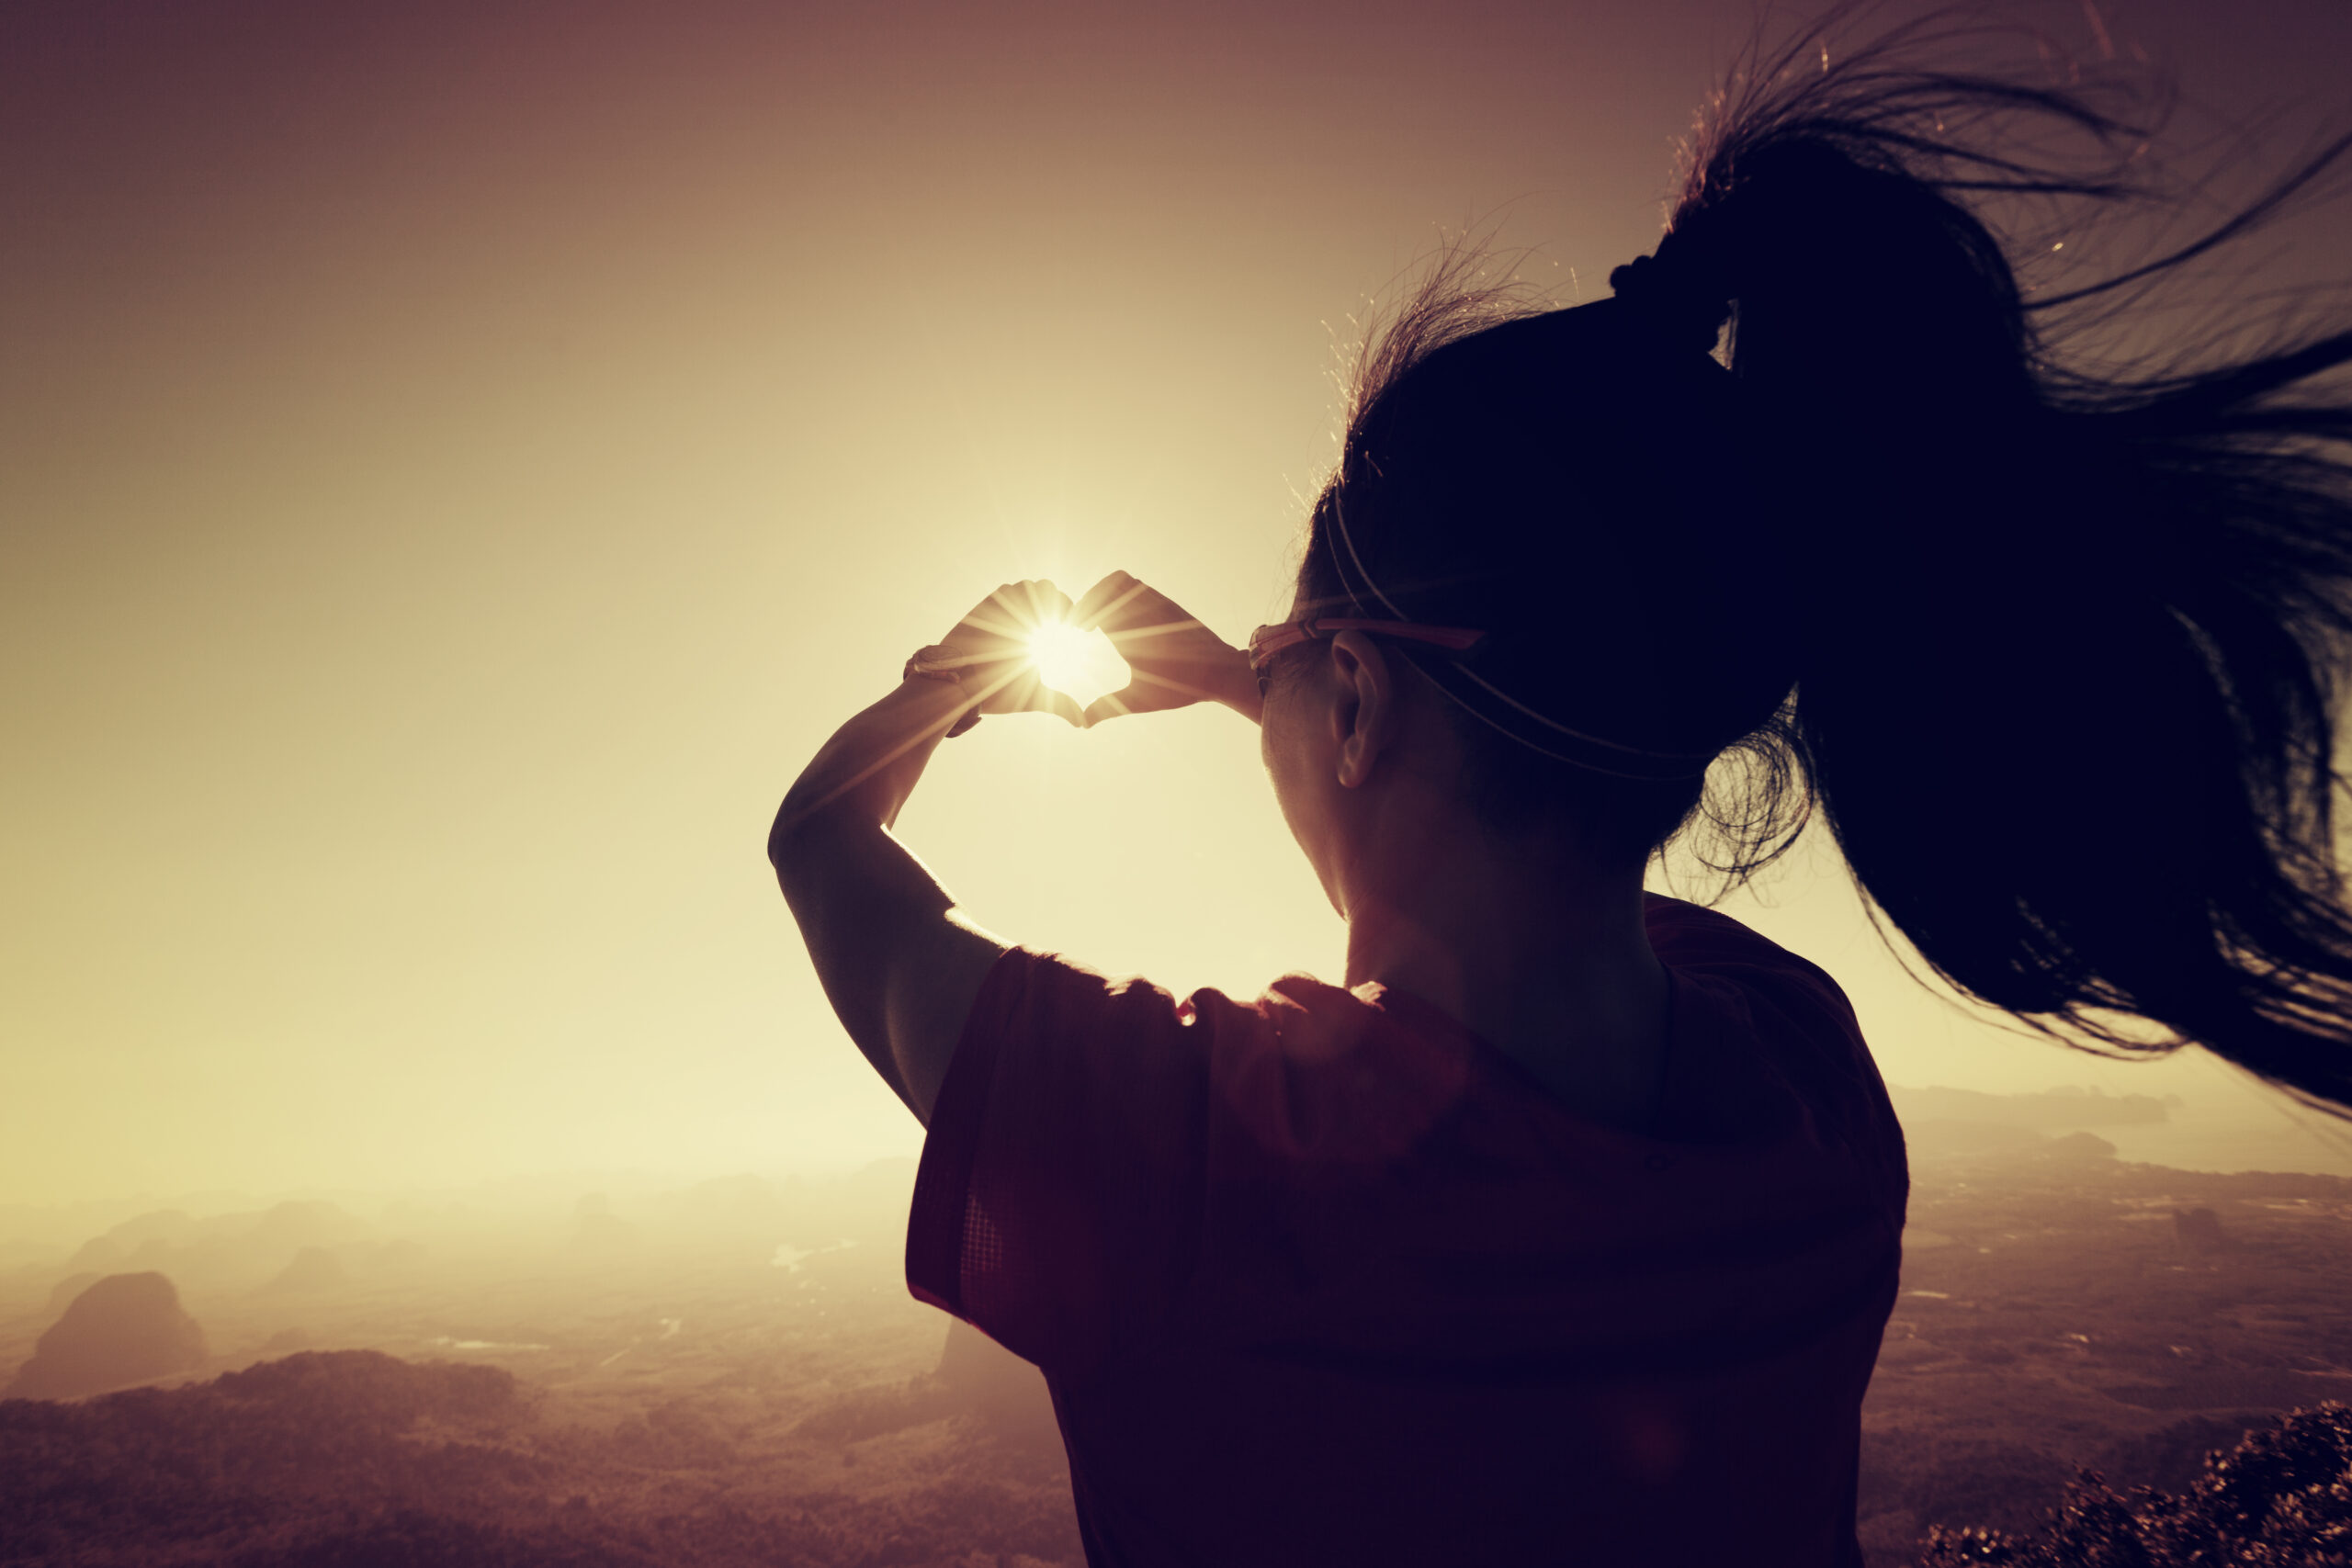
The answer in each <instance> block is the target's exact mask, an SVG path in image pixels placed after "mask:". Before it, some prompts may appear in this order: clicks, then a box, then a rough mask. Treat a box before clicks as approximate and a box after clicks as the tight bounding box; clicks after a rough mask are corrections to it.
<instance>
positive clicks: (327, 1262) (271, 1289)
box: [254, 1247, 351, 1296]
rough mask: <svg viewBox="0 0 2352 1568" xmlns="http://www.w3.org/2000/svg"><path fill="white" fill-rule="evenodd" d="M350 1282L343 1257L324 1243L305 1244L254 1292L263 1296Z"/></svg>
mask: <svg viewBox="0 0 2352 1568" xmlns="http://www.w3.org/2000/svg"><path fill="white" fill-rule="evenodd" d="M350 1282H351V1276H350V1274H349V1273H348V1272H346V1271H345V1269H344V1267H343V1259H342V1258H337V1257H336V1256H335V1255H334V1253H332V1252H329V1251H328V1250H327V1249H326V1248H325V1247H304V1248H303V1249H302V1250H301V1251H300V1252H298V1253H296V1254H295V1255H294V1261H293V1262H291V1263H288V1265H287V1266H286V1267H285V1268H284V1269H281V1270H279V1271H278V1274H277V1278H275V1279H273V1280H270V1282H269V1283H268V1284H266V1285H264V1286H263V1287H262V1288H261V1289H260V1290H258V1291H256V1292H254V1294H256V1295H265V1296H299V1295H312V1294H315V1293H317V1292H321V1291H334V1290H340V1289H342V1288H343V1287H344V1286H345V1285H347V1284H349V1283H350Z"/></svg>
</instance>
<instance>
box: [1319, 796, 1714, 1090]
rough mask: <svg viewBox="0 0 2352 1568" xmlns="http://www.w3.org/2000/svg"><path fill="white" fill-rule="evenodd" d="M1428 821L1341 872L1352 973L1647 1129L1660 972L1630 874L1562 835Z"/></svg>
mask: <svg viewBox="0 0 2352 1568" xmlns="http://www.w3.org/2000/svg"><path fill="white" fill-rule="evenodd" d="M1424 827H1425V829H1428V830H1425V831H1423V832H1421V833H1419V834H1414V835H1409V836H1407V837H1405V838H1404V839H1403V840H1402V843H1403V845H1404V847H1403V848H1402V849H1401V850H1399V851H1398V852H1392V853H1388V854H1385V855H1383V856H1382V857H1381V858H1380V859H1379V860H1378V861H1377V862H1376V863H1359V864H1358V865H1356V866H1352V867H1351V868H1350V872H1351V874H1350V876H1349V878H1348V881H1349V886H1348V888H1347V896H1348V903H1347V914H1348V969H1347V983H1348V984H1349V985H1350V986H1358V985H1362V984H1363V983H1364V982H1366V981H1378V982H1379V983H1380V984H1381V985H1383V986H1385V987H1391V988H1393V989H1396V990H1399V991H1403V992H1406V993H1407V994H1408V995H1411V996H1414V997H1417V998H1419V999H1421V1000H1422V1001H1425V1002H1428V1003H1430V1004H1431V1005H1432V1006H1434V1007H1437V1008H1438V1009H1440V1010H1442V1011H1444V1012H1445V1013H1447V1014H1449V1015H1450V1016H1452V1017H1453V1018H1454V1019H1455V1020H1457V1021H1460V1022H1461V1023H1462V1024H1463V1025H1464V1027H1466V1028H1467V1029H1469V1030H1470V1031H1471V1032H1473V1033H1475V1034H1477V1035H1479V1036H1480V1037H1481V1038H1483V1039H1484V1040H1486V1041H1487V1043H1489V1044H1491V1045H1493V1046H1494V1047H1495V1048H1496V1049H1498V1050H1499V1051H1501V1052H1502V1053H1503V1054H1504V1055H1508V1056H1510V1057H1511V1058H1512V1059H1513V1060H1514V1061H1516V1062H1517V1063H1518V1064H1519V1065H1520V1066H1522V1067H1524V1068H1525V1069H1526V1070H1527V1071H1528V1072H1529V1073H1530V1074H1532V1076H1533V1077H1535V1078H1536V1079H1537V1080H1538V1081H1539V1082H1541V1083H1543V1084H1544V1086H1545V1087H1546V1088H1547V1089H1550V1090H1551V1091H1552V1092H1553V1094H1554V1095H1555V1097H1557V1098H1558V1099H1560V1100H1563V1101H1564V1102H1566V1104H1568V1105H1569V1106H1570V1107H1571V1108H1572V1109H1574V1110H1577V1111H1579V1112H1581V1113H1583V1114H1586V1115H1589V1116H1590V1117H1592V1118H1593V1119H1594V1120H1597V1121H1600V1122H1607V1123H1609V1124H1611V1125H1613V1126H1618V1127H1622V1128H1626V1129H1629V1130H1641V1129H1644V1128H1646V1127H1647V1126H1648V1124H1649V1122H1650V1121H1651V1119H1652V1117H1653V1116H1654V1114H1655V1111H1656V1108H1657V1090H1658V1083H1659V1078H1660V1074H1661V1070H1662V1064H1663V1060H1664V1054H1665V1045H1666V1011H1667V994H1668V980H1667V976H1666V970H1665V968H1664V966H1663V965H1661V964H1659V963H1658V961H1657V954H1656V953H1652V952H1651V951H1650V944H1649V936H1648V932H1647V931H1646V928H1645V921H1644V919H1643V902H1642V886H1641V878H1640V873H1639V871H1638V869H1634V870H1631V871H1626V872H1622V873H1618V874H1601V873H1598V872H1595V871H1594V870H1593V869H1592V868H1591V867H1590V866H1589V863H1587V862H1586V861H1585V860H1584V859H1583V857H1581V856H1579V855H1577V854H1576V853H1574V852H1570V851H1566V850H1563V849H1561V848H1559V847H1558V846H1557V845H1556V844H1555V843H1547V842H1545V841H1543V840H1529V839H1525V838H1504V837H1500V836H1498V835H1496V834H1494V833H1492V832H1490V831H1488V830H1487V829H1485V828H1484V827H1483V825H1481V824H1478V823H1476V822H1475V821H1460V820H1456V821H1454V822H1453V823H1426V824H1424ZM1387 841H1389V842H1391V843H1397V842H1399V840H1397V839H1393V838H1392V839H1390V840H1387Z"/></svg>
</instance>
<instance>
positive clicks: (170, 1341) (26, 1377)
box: [7, 1274, 204, 1399]
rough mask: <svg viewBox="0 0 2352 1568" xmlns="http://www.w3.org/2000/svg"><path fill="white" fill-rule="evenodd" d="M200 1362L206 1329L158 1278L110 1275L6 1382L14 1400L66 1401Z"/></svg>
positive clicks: (79, 1298) (193, 1366)
mask: <svg viewBox="0 0 2352 1568" xmlns="http://www.w3.org/2000/svg"><path fill="white" fill-rule="evenodd" d="M202 1365H204V1330H203V1329H201V1328H199V1327H198V1326H197V1322H196V1319H194V1318H192V1317H190V1316H188V1314H187V1313H186V1312H185V1311H183V1310H182V1309H181V1307H180V1293H179V1292H178V1291H177V1290H175V1288H174V1287H173V1285H172V1282H171V1280H168V1279H166V1278H165V1277H164V1276H163V1275H161V1274H109V1275H107V1276H106V1277H105V1278H104V1279H101V1280H98V1281H97V1282H96V1283H95V1284H93V1285H92V1286H90V1288H89V1289H88V1290H85V1291H84V1292H82V1293H81V1294H80V1295H78V1296H76V1297H74V1302H73V1304H72V1305H70V1306H68V1307H67V1308H66V1309H65V1315H64V1316H63V1317H61V1318H59V1319H58V1320H57V1322H56V1323H54V1324H53V1325H51V1326H50V1329H49V1332H48V1333H46V1334H43V1335H42V1336H41V1337H40V1342H39V1343H38V1344H36V1345H35V1346H34V1348H33V1358H32V1359H31V1360H29V1361H27V1362H26V1363H25V1364H24V1365H23V1366H22V1367H19V1368H18V1369H17V1378H16V1381H15V1382H12V1383H10V1384H9V1385H8V1389H7V1397H9V1398H12V1399H70V1398H72V1397H74V1395H76V1394H83V1393H98V1392H99V1391H101V1390H103V1389H109V1388H120V1387H122V1386H123V1385H124V1384H126V1383H134V1382H145V1381H146V1380H148V1379H150V1378H159V1377H166V1376H169V1375H170V1374H172V1373H174V1372H187V1371H195V1370H196V1369H197V1368H198V1367H201V1366H202Z"/></svg>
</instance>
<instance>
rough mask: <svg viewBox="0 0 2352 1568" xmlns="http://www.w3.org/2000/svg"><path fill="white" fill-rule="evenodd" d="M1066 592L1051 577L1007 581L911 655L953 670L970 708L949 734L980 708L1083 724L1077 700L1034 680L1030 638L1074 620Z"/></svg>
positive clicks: (968, 723) (969, 720)
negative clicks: (1052, 716)
mask: <svg viewBox="0 0 2352 1568" xmlns="http://www.w3.org/2000/svg"><path fill="white" fill-rule="evenodd" d="M1076 618H1077V615H1076V610H1075V607H1074V606H1073V605H1072V604H1070V602H1069V594H1067V593H1065V592H1062V591H1061V590H1060V589H1058V588H1057V587H1055V586H1054V585H1053V584H1052V583H1050V582H1044V581H1022V582H1008V583H1006V584H1005V585H1004V586H1003V587H1001V588H1000V589H998V590H997V591H996V592H993V593H991V594H989V596H988V597H987V598H985V599H983V600H981V601H980V602H979V603H978V604H975V605H973V606H972V608H971V612H970V613H969V614H968V615H966V616H965V617H964V618H963V619H962V620H960V621H958V622H956V627H955V629H954V630H953V631H951V632H949V633H948V634H947V635H946V636H945V637H942V638H940V639H939V641H938V642H936V643H934V644H933V645H932V646H931V647H929V648H926V649H923V650H922V652H921V653H919V654H917V655H916V656H915V657H916V659H917V660H920V661H921V662H922V664H924V665H926V666H929V667H931V668H933V669H943V670H953V671H956V675H957V676H958V677H959V679H960V681H961V682H962V684H963V687H964V695H965V697H966V699H967V701H972V704H973V705H972V707H971V709H970V711H969V713H968V714H967V716H966V717H965V718H964V719H963V720H962V721H960V722H959V723H958V724H957V726H956V729H955V730H953V731H950V733H951V734H960V733H961V732H962V731H963V730H965V729H967V728H970V727H971V725H973V724H976V723H978V717H977V716H978V715H979V714H984V713H1050V714H1057V715H1059V716H1061V717H1063V718H1066V719H1068V720H1069V722H1070V723H1072V724H1075V725H1078V726H1080V727H1081V728H1083V727H1084V726H1085V724H1086V717H1085V716H1084V715H1083V714H1081V713H1080V711H1079V706H1078V704H1077V703H1076V702H1074V701H1072V700H1071V699H1070V698H1069V696H1068V695H1066V694H1063V693H1060V692H1057V691H1055V690H1054V689H1053V688H1052V687H1050V686H1048V685H1046V683H1045V682H1043V681H1042V680H1040V679H1038V676H1037V666H1036V662H1035V658H1034V657H1033V653H1034V650H1033V649H1032V646H1031V641H1030V639H1031V637H1032V636H1033V635H1034V634H1035V631H1036V629H1037V628H1038V627H1039V626H1046V625H1050V624H1051V623H1053V622H1057V621H1074V620H1075V619H1076Z"/></svg>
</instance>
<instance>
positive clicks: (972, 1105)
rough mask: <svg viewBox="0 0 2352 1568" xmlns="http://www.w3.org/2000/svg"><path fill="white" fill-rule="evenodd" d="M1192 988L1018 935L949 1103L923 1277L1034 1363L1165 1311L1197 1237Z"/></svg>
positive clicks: (1099, 1347) (927, 1152) (926, 1180)
mask: <svg viewBox="0 0 2352 1568" xmlns="http://www.w3.org/2000/svg"><path fill="white" fill-rule="evenodd" d="M1208 1032H1209V1031H1208V1030H1206V1029H1197V1028H1195V1027H1194V1023H1193V1010H1192V1005H1191V1004H1190V1003H1183V1002H1179V1001H1178V1000H1177V999H1176V998H1174V997H1172V996H1171V995H1170V994H1169V993H1168V992H1166V991H1164V990H1161V989H1160V988H1159V987H1155V986H1150V985H1148V984H1145V983H1144V982H1142V981H1138V980H1112V979H1106V978H1105V977H1103V976H1100V975H1096V974H1093V973H1091V971H1088V970H1086V969H1082V968H1080V967H1079V966H1077V965H1076V964H1070V963H1068V962H1066V961H1065V960H1063V959H1060V958H1057V957H1056V956H1054V955H1052V954H1049V953H1035V952H1032V951H1030V950H1028V949H1024V948H1013V949H1012V950H1011V951H1009V952H1008V953H1005V955H1004V956H1003V957H1002V958H1001V959H1000V960H998V962H997V964H996V965H995V967H993V968H992V969H990V970H989V974H988V976H987V978H986V980H985V981H984V982H983V984H982V986H981V987H980V994H979V997H978V999H977V1001H975V1003H974V1004H973V1008H972V1012H971V1015H970V1017H969V1019H968V1020H967V1021H966V1024H965V1027H964V1033H963V1037H962V1038H961V1040H959V1041H958V1042H957V1044H956V1054H955V1056H954V1058H953V1059H952V1060H951V1061H950V1063H949V1065H948V1069H947V1077H946V1078H945V1081H944V1083H943V1084H942V1085H941V1088H940V1092H939V1099H938V1101H937V1103H936V1104H935V1105H934V1106H933V1111H932V1119H931V1126H930V1131H929V1134H928V1135H927V1137H926V1138H925V1140H924V1143H923V1151H922V1165H921V1168H920V1169H919V1171H918V1173H917V1176H916V1179H915V1194H914V1203H913V1209H912V1213H911V1216H910V1221H909V1224H908V1231H907V1283H908V1286H909V1288H910V1290H911V1291H912V1292H913V1293H914V1294H915V1296H916V1297H917V1298H918V1299H920V1300H922V1301H925V1302H928V1303H931V1304H932V1305H933V1306H937V1307H940V1308H943V1309H944V1310H945V1311H947V1312H950V1313H953V1314H956V1316H958V1317H960V1318H963V1319H964V1320H966V1321H967V1322H968V1323H970V1324H972V1325H975V1326H976V1327H978V1328H979V1329H980V1330H982V1331H983V1332H984V1333H986V1334H987V1335H988V1336H989V1337H990V1338H992V1339H994V1340H996V1341H997V1342H998V1343H999V1344H1001V1345H1003V1346H1004V1347H1005V1348H1008V1349H1010V1350H1012V1352H1014V1353H1015V1354H1016V1355H1019V1356H1021V1357H1023V1358H1024V1359H1028V1360H1030V1361H1033V1362H1036V1363H1037V1364H1039V1365H1041V1366H1053V1367H1076V1366H1079V1365H1082V1364H1084V1363H1085V1362H1087V1361H1089V1360H1091V1359H1094V1358H1096V1357H1098V1356H1100V1355H1101V1354H1102V1353H1103V1351H1104V1350H1105V1349H1106V1348H1108V1345H1109V1342H1110V1339H1111V1336H1112V1332H1113V1329H1114V1325H1115V1326H1116V1327H1118V1328H1120V1329H1121V1330H1128V1329H1139V1328H1142V1327H1144V1326H1145V1325H1148V1323H1149V1322H1150V1321H1151V1319H1152V1317H1153V1316H1154V1314H1155V1312H1156V1311H1157V1310H1158V1309H1163V1308H1164V1307H1165V1306H1166V1305H1167V1304H1168V1303H1170V1301H1171V1300H1172V1299H1173V1297H1174V1295H1175V1293H1176V1292H1177V1291H1178V1290H1179V1289H1180V1288H1181V1286H1182V1280H1183V1279H1184V1278H1185V1276H1186V1274H1187V1272H1188V1270H1189V1268H1190V1265H1191V1260H1192V1256H1193V1247H1194V1246H1195V1245H1196V1243H1197V1237H1198V1227H1199V1223H1200V1211H1201V1202H1202V1188H1203V1163H1202V1162H1203V1157H1204V1154H1203V1151H1204V1124H1205V1117H1206V1105H1207V1092H1208V1090H1207V1086H1208V1078H1209V1062H1208V1056H1209V1052H1208V1048H1207V1043H1206V1040H1205V1038H1204V1036H1205V1035H1206V1034H1207V1033H1208Z"/></svg>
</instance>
